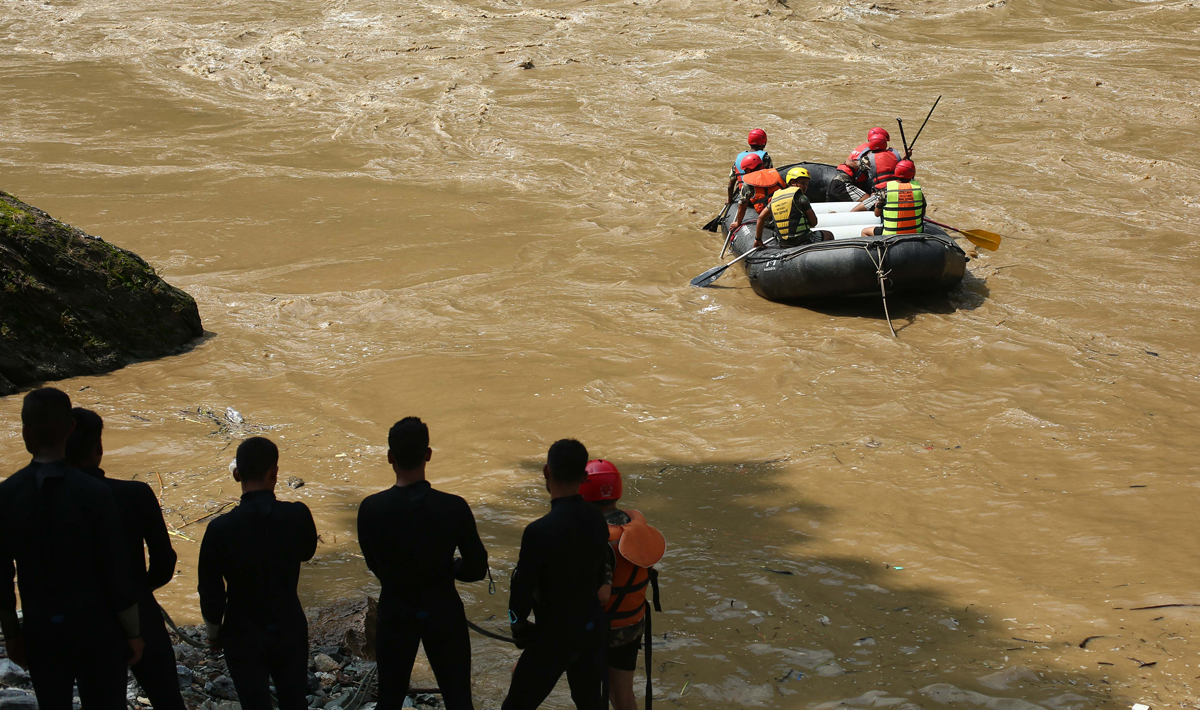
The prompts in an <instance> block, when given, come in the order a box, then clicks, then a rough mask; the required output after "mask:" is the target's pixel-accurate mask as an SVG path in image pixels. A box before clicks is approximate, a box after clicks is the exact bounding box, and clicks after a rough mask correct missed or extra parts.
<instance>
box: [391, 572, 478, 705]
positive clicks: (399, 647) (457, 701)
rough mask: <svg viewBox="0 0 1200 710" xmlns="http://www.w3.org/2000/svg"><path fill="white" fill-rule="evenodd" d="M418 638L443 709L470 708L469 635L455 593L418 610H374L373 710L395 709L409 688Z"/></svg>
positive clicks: (402, 700) (460, 604)
mask: <svg viewBox="0 0 1200 710" xmlns="http://www.w3.org/2000/svg"><path fill="white" fill-rule="evenodd" d="M418 644H421V645H424V647H425V656H426V657H427V658H428V659H429V666H430V667H431V668H432V669H433V675H434V676H435V677H436V678H437V682H438V688H439V689H440V690H441V691H442V701H443V702H444V703H445V704H446V710H474V707H475V706H474V704H473V703H472V701H471V639H470V636H469V634H468V632H467V617H466V614H465V613H464V612H463V606H462V602H461V601H460V600H459V598H458V593H457V592H456V593H455V594H454V598H453V599H452V600H450V599H447V600H446V602H445V603H443V604H438V605H432V606H430V605H427V606H426V607H425V608H423V609H421V610H417V609H415V608H412V609H396V610H394V611H393V610H389V609H385V608H384V607H383V606H382V604H381V607H380V610H379V626H378V631H377V632H376V637H375V660H376V661H377V662H378V664H379V706H378V710H398V708H400V706H401V705H403V703H404V696H405V695H407V694H408V687H409V683H410V681H411V680H412V668H413V661H414V660H415V659H416V657H417V646H418Z"/></svg>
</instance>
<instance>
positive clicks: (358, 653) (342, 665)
mask: <svg viewBox="0 0 1200 710" xmlns="http://www.w3.org/2000/svg"><path fill="white" fill-rule="evenodd" d="M374 622H375V600H374V598H372V597H365V598H360V599H354V600H340V601H338V602H335V603H333V604H331V605H329V606H327V607H323V608H321V609H318V610H316V611H314V612H312V613H310V614H309V655H310V660H309V664H308V706H309V708H311V709H312V710H373V708H374V707H375V689H376V682H375V661H374V657H375V649H374ZM171 632H172V638H173V639H174V640H175V641H178V643H176V644H175V660H176V663H177V664H178V665H177V667H176V671H177V672H178V675H179V688H180V692H181V694H182V695H183V701H184V704H186V705H187V707H188V710H241V704H239V703H238V700H237V692H236V691H235V690H234V687H233V681H232V680H231V679H230V677H229V673H228V670H227V668H226V666H225V660H224V655H223V654H222V653H220V652H217V653H214V652H213V651H212V650H210V649H209V648H208V644H207V643H206V642H205V639H204V629H203V627H201V626H180V627H175V628H172V630H171ZM0 638H2V637H0ZM440 705H441V702H440V697H439V696H438V695H437V693H436V689H434V688H426V689H418V688H414V689H413V692H412V694H411V695H410V696H409V698H408V699H407V700H406V701H405V706H406V707H416V708H424V709H426V710H433V709H434V708H438V707H440ZM126 706H127V707H128V708H129V710H146V709H147V708H149V707H151V706H150V702H149V700H148V699H147V698H146V697H145V694H144V692H143V691H142V689H141V688H140V687H138V685H137V682H136V681H134V679H133V676H132V675H130V677H129V690H128V692H127V694H126ZM37 707H38V705H37V700H36V698H35V697H34V695H33V686H32V685H31V684H30V682H29V674H28V673H27V672H25V671H24V670H22V669H21V668H20V667H19V666H17V665H16V664H15V663H13V662H12V661H10V660H9V659H8V656H7V652H6V650H5V649H4V647H0V710H37ZM75 707H76V708H78V707H79V698H78V697H76V698H75Z"/></svg>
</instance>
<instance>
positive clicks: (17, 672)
mask: <svg viewBox="0 0 1200 710" xmlns="http://www.w3.org/2000/svg"><path fill="white" fill-rule="evenodd" d="M28 682H29V673H27V672H26V671H25V669H24V668H22V667H20V666H18V665H17V664H16V663H13V662H12V661H11V660H10V659H8V658H0V683H3V684H5V685H22V684H24V683H28Z"/></svg>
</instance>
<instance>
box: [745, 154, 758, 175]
mask: <svg viewBox="0 0 1200 710" xmlns="http://www.w3.org/2000/svg"><path fill="white" fill-rule="evenodd" d="M760 168H762V158H760V157H758V156H757V155H755V154H754V153H751V154H750V155H747V156H746V157H745V158H742V172H746V173H752V172H754V171H755V170H758V169H760Z"/></svg>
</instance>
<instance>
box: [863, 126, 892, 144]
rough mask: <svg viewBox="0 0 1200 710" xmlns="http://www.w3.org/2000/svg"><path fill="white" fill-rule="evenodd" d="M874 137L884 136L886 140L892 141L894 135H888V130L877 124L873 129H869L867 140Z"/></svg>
mask: <svg viewBox="0 0 1200 710" xmlns="http://www.w3.org/2000/svg"><path fill="white" fill-rule="evenodd" d="M872 138H882V139H884V140H885V141H890V140H891V139H892V137H891V136H890V135H888V132H887V131H886V130H884V129H882V128H880V127H879V126H875V127H874V128H872V129H871V130H869V131H867V140H871V139H872Z"/></svg>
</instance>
